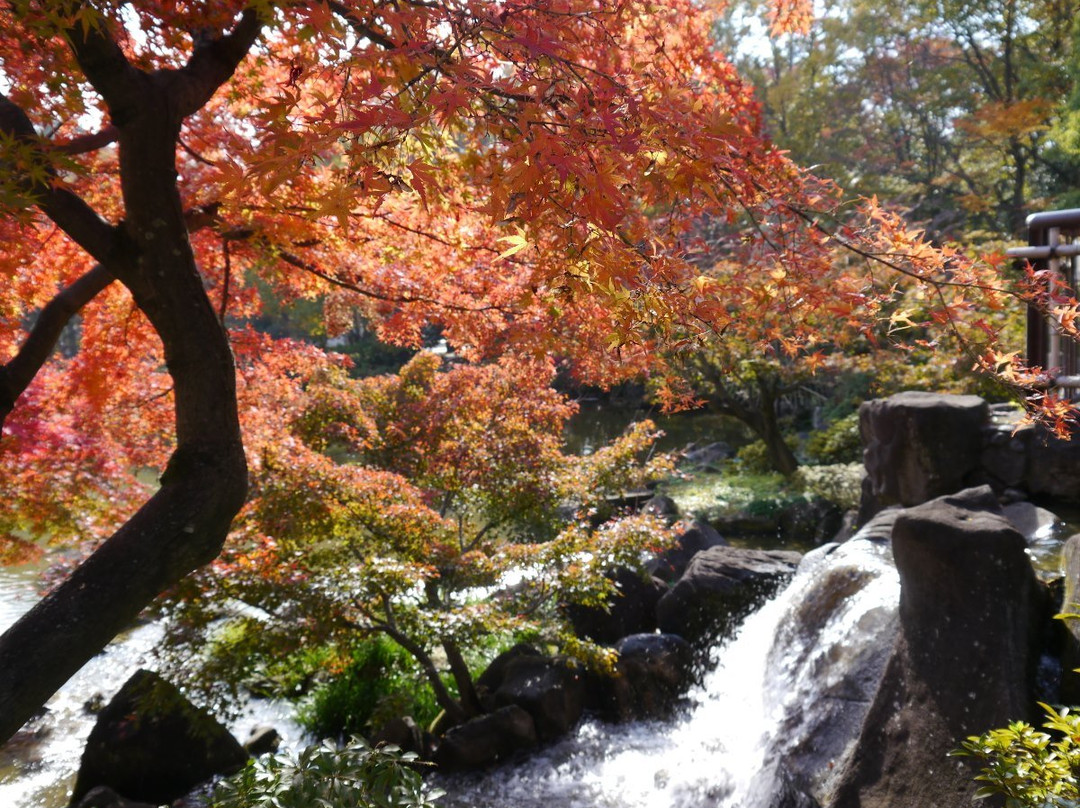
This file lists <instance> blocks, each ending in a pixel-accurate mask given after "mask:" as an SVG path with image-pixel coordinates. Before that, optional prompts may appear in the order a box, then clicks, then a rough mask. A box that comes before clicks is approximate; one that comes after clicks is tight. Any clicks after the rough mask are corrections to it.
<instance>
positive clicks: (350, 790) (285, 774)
mask: <svg viewBox="0 0 1080 808" xmlns="http://www.w3.org/2000/svg"><path fill="white" fill-rule="evenodd" d="M415 762H416V755H413V754H402V753H401V752H399V751H398V750H397V749H395V748H393V747H384V748H380V749H372V748H370V747H369V746H368V745H367V744H366V743H365V742H364V740H363V739H361V738H353V739H352V740H351V741H350V742H349V743H348V744H346V745H344V746H338V745H336V744H334V743H331V742H330V741H324V742H323V743H321V744H319V745H317V746H310V747H308V748H307V749H305V750H304V751H302V752H301V753H300V754H299V755H298V756H297V757H296V758H295V759H294V758H293V757H292V756H291V755H288V754H281V755H272V756H268V757H265V758H262V759H259V760H255V761H252V762H250V763H248V765H247V766H246V767H245V768H243V769H242V770H241V771H240V772H239V773H237V774H236V775H234V776H233V777H230V778H229V779H227V780H225V781H223V782H222V783H221V784H220V785H219V786H218V787H217V789H215V791H214V794H213V797H212V799H211V803H210V804H211V806H212V808H315V806H318V807H319V808H426V806H431V805H434V804H435V800H436V799H438V797H439V796H440V795H439V794H435V793H433V794H425V793H424V786H423V780H422V778H421V777H420V774H419V773H418V772H417V771H416V770H415V769H414V768H410V767H411V766H412V765H413V764H415Z"/></svg>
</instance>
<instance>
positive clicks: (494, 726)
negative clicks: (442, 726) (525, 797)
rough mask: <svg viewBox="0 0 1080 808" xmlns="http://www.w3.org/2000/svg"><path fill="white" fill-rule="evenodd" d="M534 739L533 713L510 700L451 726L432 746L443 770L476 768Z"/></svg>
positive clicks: (523, 747) (531, 744) (531, 743)
mask: <svg viewBox="0 0 1080 808" xmlns="http://www.w3.org/2000/svg"><path fill="white" fill-rule="evenodd" d="M536 743H537V736H536V727H535V726H534V724H533V720H532V717H531V716H530V715H529V714H528V712H526V711H525V710H523V709H522V708H521V707H518V706H517V705H516V704H509V705H506V706H505V707H501V708H499V709H498V710H495V711H494V712H491V713H486V714H484V715H481V716H479V717H477V718H473V719H471V720H470V721H466V722H465V723H464V724H459V725H458V726H456V727H453V728H452V729H450V730H449V731H448V732H447V733H446V735H445V736H444V737H443V739H442V741H441V743H440V744H439V746H438V748H437V749H436V750H435V764H436V765H437V766H439V768H441V769H443V770H445V771H460V770H464V769H478V768H482V767H484V766H490V765H491V764H493V763H497V762H499V761H500V760H505V759H506V758H508V757H510V756H512V755H513V754H515V753H517V752H521V751H523V750H526V749H532V748H533V747H534V746H536Z"/></svg>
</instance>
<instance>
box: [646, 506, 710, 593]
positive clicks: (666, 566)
mask: <svg viewBox="0 0 1080 808" xmlns="http://www.w3.org/2000/svg"><path fill="white" fill-rule="evenodd" d="M726 545H727V541H726V540H725V539H724V537H723V536H721V535H720V534H719V533H718V532H717V531H716V528H714V527H713V526H712V525H710V524H709V523H708V522H702V521H701V520H698V519H695V520H694V521H693V522H692V523H691V524H690V527H688V528H687V529H686V530H684V531H683V532H682V533H680V534H679V536H678V538H677V539H676V540H675V544H674V545H673V546H672V547H670V548H669V549H668V550H666V551H665V552H663V553H661V554H660V555H659V556H658V557H657V558H655V559H653V561H652V562H651V563H650V564H649V565H648V567H649V570H650V572H652V573H653V575H655V576H657V577H658V578H660V579H661V580H664V581H676V580H678V579H679V577H680V576H681V575H682V574H683V573H684V572H685V571H686V566H687V564H689V563H690V559H692V558H693V557H694V556H695V555H697V554H698V553H700V552H701V551H702V550H708V549H709V548H710V547H721V546H726Z"/></svg>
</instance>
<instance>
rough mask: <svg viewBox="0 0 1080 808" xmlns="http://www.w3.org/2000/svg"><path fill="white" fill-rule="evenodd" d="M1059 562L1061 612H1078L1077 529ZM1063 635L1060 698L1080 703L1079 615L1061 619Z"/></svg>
mask: <svg viewBox="0 0 1080 808" xmlns="http://www.w3.org/2000/svg"><path fill="white" fill-rule="evenodd" d="M1061 562H1062V566H1063V567H1064V568H1065V582H1064V584H1065V585H1064V589H1065V593H1064V596H1063V597H1062V603H1061V611H1062V614H1080V533H1078V534H1076V535H1074V536H1070V537H1069V538H1068V540H1067V541H1066V542H1065V545H1064V546H1063V547H1062V548H1061ZM1061 622H1062V623H1063V624H1064V628H1065V637H1064V641H1063V643H1062V649H1061V669H1062V671H1061V700H1062V701H1063V702H1065V703H1066V704H1080V673H1077V672H1076V669H1077V668H1080V618H1076V617H1066V618H1064V619H1063V620H1062V621H1061Z"/></svg>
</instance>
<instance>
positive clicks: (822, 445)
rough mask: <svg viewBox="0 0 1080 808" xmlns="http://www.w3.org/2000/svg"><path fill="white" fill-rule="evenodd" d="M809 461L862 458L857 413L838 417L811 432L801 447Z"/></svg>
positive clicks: (847, 460)
mask: <svg viewBox="0 0 1080 808" xmlns="http://www.w3.org/2000/svg"><path fill="white" fill-rule="evenodd" d="M803 451H804V453H805V454H806V457H807V459H808V460H809V461H810V462H811V463H817V464H821V465H825V464H832V463H854V462H856V461H859V460H861V459H862V436H861V435H860V434H859V414H858V413H857V412H853V413H851V414H850V415H846V416H844V417H843V418H838V419H837V420H835V421H833V422H832V423H831V424H829V426H828V427H826V428H825V429H820V430H818V431H816V432H813V433H811V435H810V437H809V438H808V439H807V441H806V445H805V446H804V447H803Z"/></svg>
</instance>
